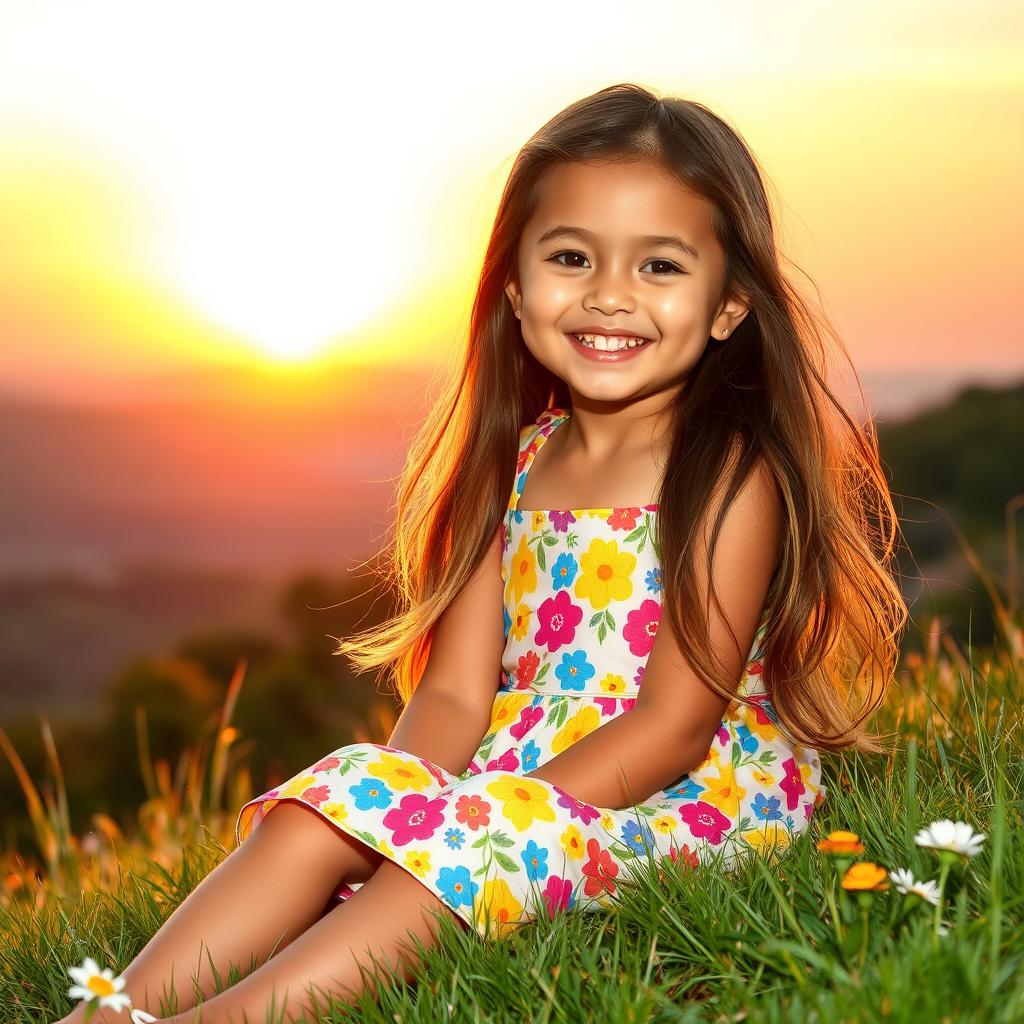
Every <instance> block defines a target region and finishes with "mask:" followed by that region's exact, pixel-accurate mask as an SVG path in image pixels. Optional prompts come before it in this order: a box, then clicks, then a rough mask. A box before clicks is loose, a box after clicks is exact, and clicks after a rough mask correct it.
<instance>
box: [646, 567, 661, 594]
mask: <svg viewBox="0 0 1024 1024" xmlns="http://www.w3.org/2000/svg"><path fill="white" fill-rule="evenodd" d="M644 583H646V584H647V589H648V590H649V591H650V592H651V593H652V594H660V593H661V569H660V568H656V569H648V570H647V575H646V576H645V577H644Z"/></svg>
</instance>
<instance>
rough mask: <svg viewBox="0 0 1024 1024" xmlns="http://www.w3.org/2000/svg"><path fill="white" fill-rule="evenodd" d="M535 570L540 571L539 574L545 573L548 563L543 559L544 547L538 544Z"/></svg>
mask: <svg viewBox="0 0 1024 1024" xmlns="http://www.w3.org/2000/svg"><path fill="white" fill-rule="evenodd" d="M537 568H538V569H540V571H541V572H547V568H548V563H547V560H546V559H545V557H544V545H543V544H538V545H537Z"/></svg>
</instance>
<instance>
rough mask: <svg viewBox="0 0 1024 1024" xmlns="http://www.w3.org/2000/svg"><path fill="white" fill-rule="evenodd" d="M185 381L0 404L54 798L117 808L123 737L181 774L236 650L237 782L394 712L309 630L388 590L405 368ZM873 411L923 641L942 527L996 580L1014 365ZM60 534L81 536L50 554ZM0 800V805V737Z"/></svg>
mask: <svg viewBox="0 0 1024 1024" xmlns="http://www.w3.org/2000/svg"><path fill="white" fill-rule="evenodd" d="M198 383H201V384H202V386H197V387H195V388H193V389H192V390H191V391H190V390H189V388H188V387H183V386H182V382H178V384H177V385H176V387H175V389H170V393H172V394H175V395H176V397H173V398H171V397H167V396H160V395H159V394H151V395H149V396H147V397H146V398H145V400H139V401H138V402H135V403H122V404H121V405H120V406H119V407H116V408H108V409H84V408H79V409H73V410H68V409H65V408H60V407H54V408H47V407H42V406H38V405H32V404H29V403H26V402H19V401H13V400H12V401H8V402H6V403H3V404H0V429H2V430H3V436H4V438H5V441H7V442H8V443H7V444H5V445H4V447H3V449H2V451H0V460H2V471H3V474H4V479H5V482H6V483H8V484H12V485H13V486H8V487H5V501H4V502H3V504H2V506H0V547H2V552H3V553H4V554H5V555H6V556H7V563H6V565H5V569H4V571H3V572H0V681H2V690H0V695H2V700H0V725H2V727H3V729H4V730H5V732H6V733H7V734H8V735H9V736H10V738H11V741H12V743H13V744H14V747H15V749H16V750H17V751H18V752H19V754H20V755H21V757H22V758H23V759H24V761H25V763H26V766H27V769H28V771H29V772H30V774H31V775H32V777H33V778H36V779H39V778H40V777H41V776H42V775H43V774H44V764H45V763H46V762H45V751H44V741H43V738H42V736H41V733H40V728H39V722H38V720H37V717H36V713H37V712H42V713H44V714H45V715H46V718H47V719H48V720H49V721H50V722H52V723H53V725H54V731H55V733H56V737H57V745H58V748H59V750H60V754H61V760H62V762H63V764H64V765H65V766H66V767H67V780H66V781H67V787H68V791H69V801H70V806H71V807H72V808H73V812H72V813H73V814H80V815H86V816H87V815H88V814H91V813H93V812H94V811H103V812H105V813H108V814H110V815H111V817H112V818H114V819H115V820H124V818H125V816H130V815H131V814H132V813H134V810H135V809H136V808H137V807H138V805H139V803H140V801H141V800H143V799H144V797H145V789H144V781H145V780H144V779H143V777H142V775H141V772H140V766H139V758H138V745H139V743H140V742H142V743H144V744H146V745H147V746H148V749H149V750H150V752H151V754H152V756H153V757H154V758H156V759H157V760H161V759H162V760H163V762H164V764H165V765H166V770H167V772H168V773H181V772H186V773H187V770H188V766H187V765H184V764H182V763H181V762H179V760H178V759H179V757H180V755H181V752H182V751H183V750H185V748H186V747H187V746H188V745H189V744H192V743H195V742H196V741H197V739H198V738H199V737H200V736H201V735H202V734H203V733H204V730H208V729H209V728H210V727H211V723H212V721H213V717H212V716H215V715H216V709H217V708H219V707H221V706H222V704H223V702H224V699H225V694H226V692H227V689H228V684H229V682H230V680H231V677H232V674H233V672H234V670H235V668H236V666H237V665H238V663H239V659H242V658H244V659H245V660H246V666H247V668H246V674H245V678H244V683H243V685H242V688H241V692H240V696H239V699H238V705H237V708H236V711H235V714H234V717H233V724H234V726H235V727H237V728H238V729H239V730H240V733H239V736H240V739H239V741H238V742H237V743H236V744H235V745H234V746H233V748H232V756H233V757H237V758H239V759H245V760H246V763H247V765H248V767H249V769H250V770H251V772H252V779H253V785H254V787H255V789H256V790H257V791H260V790H262V789H264V788H267V787H268V786H270V785H273V784H275V782H277V781H280V780H281V779H283V778H286V777H288V776H289V775H290V774H292V773H293V772H295V771H297V770H298V769H299V768H301V767H302V766H303V765H305V764H308V763H310V762H311V761H312V760H314V759H316V758H318V757H320V756H321V755H323V754H324V753H325V752H327V751H329V750H332V749H334V748H335V747H337V746H340V745H342V744H344V743H347V742H351V741H352V740H354V739H357V738H370V739H375V740H380V741H383V740H384V739H386V737H387V735H388V733H389V731H390V727H391V724H392V722H393V720H394V717H395V715H396V713H397V707H396V702H395V700H394V698H393V697H392V696H391V695H390V694H387V693H379V692H378V691H377V689H376V687H375V683H374V680H373V678H372V674H368V675H367V676H365V677H362V678H359V679H355V678H353V677H352V675H351V673H350V672H349V668H348V664H347V662H346V661H345V660H344V659H342V658H338V657H334V656H332V655H331V654H330V651H331V650H332V649H333V646H334V643H333V640H332V637H340V636H347V635H351V634H352V633H354V632H356V631H358V630H360V629H363V628H366V627H368V626H370V625H372V624H374V623H376V622H379V621H381V620H382V619H383V618H384V617H385V616H386V614H387V613H388V610H389V605H388V601H387V599H386V598H385V597H382V596H378V599H377V600H376V602H374V596H375V594H378V593H379V592H374V591H371V589H370V588H371V586H372V584H373V582H374V577H373V576H372V575H371V572H370V567H371V564H372V558H373V555H374V553H375V552H376V550H377V549H378V547H379V542H380V540H381V538H382V537H383V535H384V532H385V530H386V527H387V522H388V507H389V504H390V502H391V500H392V493H393V478H394V477H395V476H396V475H397V473H398V472H399V471H400V469H401V465H402V460H403V458H404V454H405V444H406V439H407V437H408V435H409V434H410V433H411V426H410V425H411V424H414V423H415V422H416V421H417V420H418V418H419V417H420V416H421V415H422V408H421V407H420V406H419V405H418V404H417V403H418V402H419V401H421V400H422V399H421V396H422V393H423V392H422V388H423V380H422V379H419V378H416V377H415V376H414V375H412V374H410V375H409V377H408V378H406V379H402V378H394V377H393V376H390V375H389V377H388V386H389V387H391V388H395V389H399V390H397V391H395V392H394V393H393V395H392V398H391V399H390V400H389V401H383V400H381V399H380V397H379V390H378V388H379V384H380V381H379V380H378V379H376V378H375V377H374V376H373V375H372V374H369V373H368V372H367V371H363V372H362V373H361V374H357V373H352V374H351V375H349V376H347V377H343V378H339V379H337V380H335V381H334V382H333V383H332V384H331V385H330V386H329V387H325V388H322V389H321V390H320V391H310V390H308V389H306V388H305V387H304V386H303V385H301V384H298V383H297V384H296V387H295V388H294V390H293V391H291V392H288V391H287V389H281V387H280V384H279V383H275V384H274V385H273V387H272V398H271V399H270V400H268V399H267V395H266V393H265V385H266V382H263V381H260V380H258V379H252V380H249V381H245V380H244V379H242V378H237V377H234V376H232V377H230V378H225V379H224V380H222V381H221V382H220V385H221V386H217V384H216V382H214V381H211V379H210V378H209V377H206V378H203V380H202V381H201V382H197V384H198ZM229 385H230V386H229ZM395 408H397V409H399V410H402V415H401V417H400V419H401V420H402V423H396V422H395V414H394V412H393V410H394V409H395ZM405 410H408V413H407V414H405ZM878 431H879V440H880V445H881V450H882V457H883V462H884V464H885V467H886V471H887V476H888V478H889V480H890V485H891V488H892V490H893V492H894V499H895V501H896V505H897V510H898V511H899V513H900V517H901V523H902V527H903V532H904V536H905V538H906V540H907V541H908V544H909V551H903V552H902V556H901V573H902V579H901V585H902V586H903V589H904V592H905V594H906V596H907V598H908V601H909V602H910V604H911V616H912V621H911V623H910V626H909V628H908V630H907V632H906V634H905V637H904V648H905V649H908V650H909V649H918V650H919V649H921V648H922V647H923V646H924V638H923V636H922V631H924V630H927V629H928V628H929V626H930V625H931V621H932V618H933V616H935V615H938V616H939V617H940V622H941V624H942V627H943V628H944V629H946V630H947V631H949V632H950V633H952V634H953V635H955V636H957V637H959V638H961V639H966V638H967V635H968V630H970V631H971V637H972V642H973V644H974V645H975V646H976V647H979V646H983V645H986V644H989V643H990V642H991V641H992V637H993V632H994V626H993V615H992V605H991V601H990V600H989V598H988V595H987V594H986V593H985V590H984V588H983V586H982V585H981V583H980V582H979V579H978V575H977V573H976V572H975V571H974V569H973V568H972V567H971V565H970V562H969V561H968V559H967V557H966V555H965V553H964V547H963V544H962V543H961V542H960V540H959V539H958V535H957V529H958V528H959V530H962V531H963V534H964V542H965V543H969V544H970V546H971V548H972V549H973V550H974V551H975V552H976V553H977V556H978V558H979V559H980V562H981V565H982V567H983V569H984V571H986V572H988V573H991V574H992V576H993V577H994V580H995V582H996V585H997V586H998V587H999V588H1000V589H1001V590H1003V591H1004V592H1005V590H1004V588H1005V586H1006V581H1007V579H1008V578H1009V556H1008V552H1007V525H1006V519H1005V515H1006V506H1007V502H1009V501H1010V500H1011V499H1012V498H1013V497H1014V496H1016V495H1020V494H1022V493H1024V460H1022V459H1021V455H1020V453H1021V451H1022V450H1024V384H1017V385H1015V386H1014V387H1011V388H1006V389H996V388H985V387H977V386H974V387H969V388H966V389H964V390H962V391H961V392H960V393H958V394H957V395H956V396H955V397H953V398H952V399H951V400H949V401H947V402H944V403H942V404H941V405H937V406H935V407H933V408H930V409H926V410H924V411H921V412H918V413H917V414H915V415H913V416H910V417H907V418H905V419H902V420H899V421H892V422H885V421H881V422H879V426H878ZM944 513H946V514H944ZM947 514H948V516H949V517H950V518H947ZM78 550H81V551H86V552H89V553H90V557H89V558H88V559H80V560H78V561H76V560H75V559H74V558H72V559H71V560H70V564H67V565H63V566H62V561H61V557H60V556H61V555H62V554H68V553H69V552H70V553H72V554H73V553H74V552H75V551H78ZM17 555H22V556H25V559H26V561H25V564H24V565H21V566H20V567H19V566H18V565H16V564H15V563H16V562H17V558H16V557H15V556H17ZM36 555H39V556H40V558H39V560H38V561H37V560H35V556H36ZM51 563H52V564H51ZM139 705H142V706H143V707H144V709H145V714H144V717H143V718H141V719H140V717H139V714H138V711H137V707H138V706H139ZM0 806H3V807H6V808H17V809H20V807H21V795H20V790H19V786H18V783H17V780H16V777H15V774H14V772H13V771H12V770H11V766H10V765H9V764H8V763H7V762H6V758H3V757H0ZM80 824H81V820H78V821H76V825H80ZM3 827H4V829H5V834H4V836H3V837H2V841H3V842H5V843H6V844H7V845H17V844H19V843H23V842H27V841H28V824H27V821H26V820H25V819H24V818H23V817H22V816H21V815H20V810H19V813H18V814H15V815H11V816H5V820H4V822H3Z"/></svg>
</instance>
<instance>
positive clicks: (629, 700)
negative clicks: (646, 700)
mask: <svg viewBox="0 0 1024 1024" xmlns="http://www.w3.org/2000/svg"><path fill="white" fill-rule="evenodd" d="M619 703H621V704H622V711H623V713H625V712H627V711H632V710H633V708H634V707H636V697H620V698H619Z"/></svg>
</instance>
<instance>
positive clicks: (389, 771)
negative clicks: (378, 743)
mask: <svg viewBox="0 0 1024 1024" xmlns="http://www.w3.org/2000/svg"><path fill="white" fill-rule="evenodd" d="M366 770H367V772H368V773H369V774H370V775H372V776H373V777H374V778H376V779H383V780H384V781H385V782H386V783H387V784H388V785H389V786H390V787H391V788H392V789H394V790H399V791H401V790H403V789H411V790H414V791H416V792H418V791H419V790H421V789H426V788H427V786H429V785H430V781H431V778H432V776H431V774H430V772H428V771H427V770H426V768H424V767H423V766H422V765H421V764H418V763H417V762H416V761H414V760H413V759H412V758H411V757H408V758H405V757H395V755H394V754H388V753H387V752H385V751H381V755H380V760H379V761H374V762H372V763H371V764H368V765H367V766H366Z"/></svg>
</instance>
